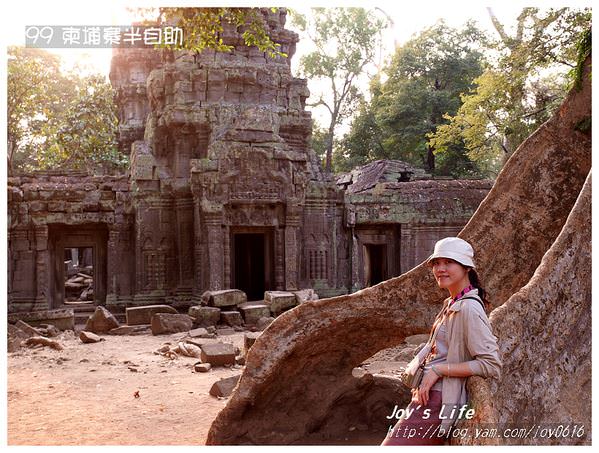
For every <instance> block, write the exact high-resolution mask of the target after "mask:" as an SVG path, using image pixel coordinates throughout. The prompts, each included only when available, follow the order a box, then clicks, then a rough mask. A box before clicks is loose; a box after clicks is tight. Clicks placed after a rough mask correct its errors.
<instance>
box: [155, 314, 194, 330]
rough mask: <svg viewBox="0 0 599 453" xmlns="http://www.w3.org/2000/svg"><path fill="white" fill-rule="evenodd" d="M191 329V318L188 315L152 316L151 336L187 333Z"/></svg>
mask: <svg viewBox="0 0 599 453" xmlns="http://www.w3.org/2000/svg"><path fill="white" fill-rule="evenodd" d="M192 327H193V318H192V317H191V316H188V315H181V314H173V313H156V314H154V315H153V316H152V321H151V329H152V335H162V334H168V333H177V332H187V331H189V330H191V328H192Z"/></svg>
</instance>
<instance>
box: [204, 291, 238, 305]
mask: <svg viewBox="0 0 599 453" xmlns="http://www.w3.org/2000/svg"><path fill="white" fill-rule="evenodd" d="M202 300H205V301H206V303H207V305H208V306H210V307H236V306H237V305H239V304H242V303H244V302H247V296H246V294H245V293H244V292H243V291H241V290H239V289H223V290H220V291H206V292H205V293H204V294H202Z"/></svg>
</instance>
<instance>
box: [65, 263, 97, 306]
mask: <svg viewBox="0 0 599 453" xmlns="http://www.w3.org/2000/svg"><path fill="white" fill-rule="evenodd" d="M65 267H66V268H67V272H66V273H67V276H68V277H69V278H68V279H67V280H66V281H65V282H64V290H65V302H66V303H69V302H71V303H73V302H87V301H93V300H94V277H93V267H92V266H85V267H83V268H81V269H82V270H83V272H77V271H78V270H79V269H80V268H79V267H78V266H73V263H72V261H71V260H68V261H65Z"/></svg>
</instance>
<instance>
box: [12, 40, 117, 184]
mask: <svg viewBox="0 0 599 453" xmlns="http://www.w3.org/2000/svg"><path fill="white" fill-rule="evenodd" d="M8 54H9V60H8V77H7V85H8V91H7V94H8V96H7V105H8V170H9V173H15V172H16V173H21V172H29V171H37V170H50V169H52V170H54V169H71V170H87V171H88V172H92V173H95V172H101V173H105V172H117V171H122V170H123V169H124V168H125V167H126V165H127V156H124V155H122V154H121V153H120V152H119V151H118V147H117V143H116V132H117V117H116V107H115V105H114V103H113V92H112V87H111V86H110V84H109V83H107V82H106V81H104V78H103V77H101V76H99V75H94V76H88V77H83V78H82V77H80V76H78V75H76V74H73V73H70V74H64V73H62V72H61V71H60V61H59V59H58V57H56V56H55V55H52V54H50V53H48V52H45V51H43V50H39V49H27V48H21V47H11V48H9V51H8Z"/></svg>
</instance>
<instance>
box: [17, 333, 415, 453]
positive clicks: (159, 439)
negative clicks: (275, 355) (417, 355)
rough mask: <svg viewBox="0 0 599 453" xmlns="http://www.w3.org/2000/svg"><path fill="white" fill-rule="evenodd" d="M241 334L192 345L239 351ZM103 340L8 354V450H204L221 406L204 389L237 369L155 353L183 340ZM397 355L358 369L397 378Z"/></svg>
mask: <svg viewBox="0 0 599 453" xmlns="http://www.w3.org/2000/svg"><path fill="white" fill-rule="evenodd" d="M243 335H244V333H243V332H235V333H233V334H231V335H224V336H219V337H217V338H216V339H209V340H205V339H202V340H200V339H197V340H200V341H206V342H221V341H222V342H225V343H232V344H233V345H235V346H237V347H238V348H239V349H240V350H243ZM102 337H103V338H104V339H105V340H104V341H101V342H99V343H92V344H83V343H82V342H81V341H80V340H79V338H78V336H76V335H75V334H74V333H73V332H63V333H62V334H61V335H60V336H59V337H55V338H54V339H55V340H58V341H59V342H60V343H61V344H62V346H63V347H64V350H62V351H56V350H54V349H50V348H49V347H43V348H41V349H28V348H21V349H20V350H19V351H17V352H14V353H9V354H8V360H7V367H8V373H7V376H8V382H7V385H8V396H7V400H8V445H11V446H12V445H144V446H148V445H204V444H205V442H206V437H207V434H208V430H209V429H210V425H211V423H212V421H213V420H214V418H215V417H216V415H217V414H218V412H219V411H220V410H221V409H222V408H223V407H224V406H225V405H226V402H227V399H226V398H221V399H219V398H215V397H213V396H211V395H210V394H209V393H208V392H209V390H210V387H211V386H212V384H213V383H214V382H216V381H218V380H219V379H221V378H226V377H229V376H233V375H236V374H240V373H241V372H242V371H243V367H241V366H237V365H235V366H233V367H215V368H212V369H211V370H210V371H209V372H208V373H196V372H194V371H193V364H194V363H196V362H198V361H199V359H197V358H191V357H185V356H179V357H178V358H177V359H174V360H171V359H168V358H166V357H163V356H161V355H156V354H154V351H156V350H157V349H158V348H160V347H161V346H163V345H164V344H166V343H170V344H171V345H172V346H176V345H177V341H179V340H181V339H182V338H184V337H186V334H185V333H179V334H173V335H159V336H153V335H151V334H144V335H127V336H112V335H102ZM399 351H401V347H397V348H390V349H387V350H382V351H379V352H378V353H377V354H375V355H374V356H373V357H371V358H370V359H369V360H367V361H365V364H364V365H363V368H364V370H368V371H369V372H371V373H375V372H376V373H382V374H392V375H393V374H396V372H397V365H398V364H399V363H398V362H395V361H393V360H394V356H395V355H397V354H398V352H399ZM402 365H403V364H402ZM136 392H137V394H138V395H139V397H136ZM379 437H380V434H376V435H368V433H362V432H358V431H356V432H348V433H347V436H345V437H343V438H340V439H336V440H331V441H329V442H324V441H323V440H322V439H318V440H317V441H315V442H316V443H321V444H327V443H333V444H346V445H369V444H370V445H377V444H378V443H380V439H379Z"/></svg>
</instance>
